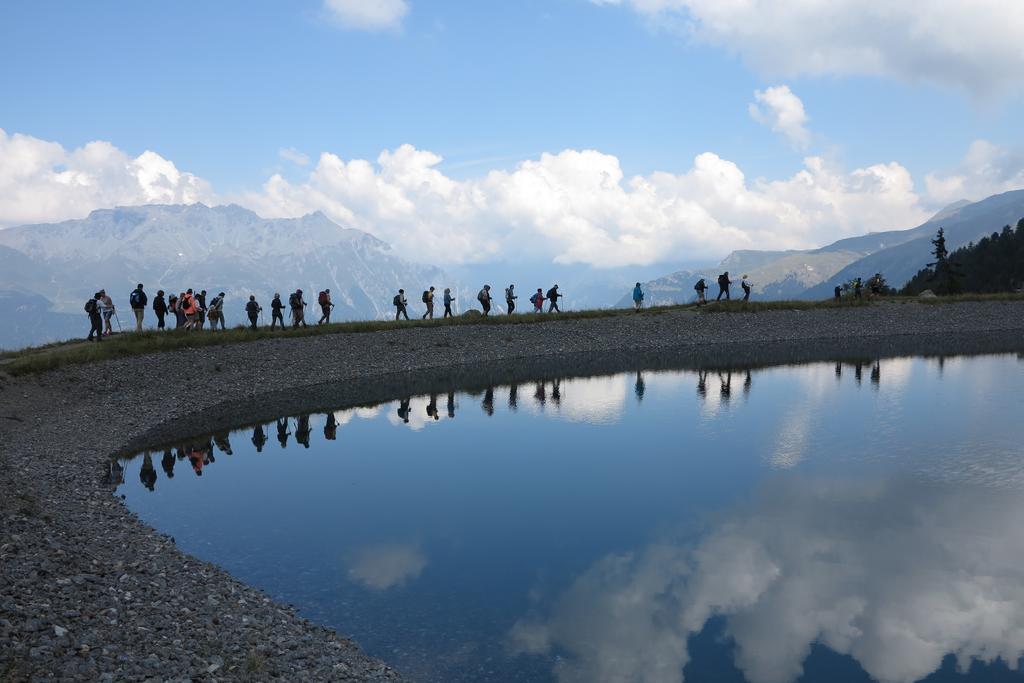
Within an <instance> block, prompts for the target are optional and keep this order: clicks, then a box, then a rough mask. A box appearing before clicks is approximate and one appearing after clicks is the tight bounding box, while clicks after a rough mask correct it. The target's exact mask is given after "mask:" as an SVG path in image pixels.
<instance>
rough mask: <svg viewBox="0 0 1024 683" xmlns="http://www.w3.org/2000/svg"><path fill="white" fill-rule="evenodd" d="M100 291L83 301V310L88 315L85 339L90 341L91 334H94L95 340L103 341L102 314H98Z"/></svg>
mask: <svg viewBox="0 0 1024 683" xmlns="http://www.w3.org/2000/svg"><path fill="white" fill-rule="evenodd" d="M100 299H101V296H100V293H99V292H96V293H95V294H93V295H92V298H91V299H89V300H88V301H86V302H85V312H86V313H87V314H88V315H89V336H88V337H86V341H92V335H94V334H95V335H96V341H98V342H101V341H103V316H102V315H101V314H100V306H101V304H100Z"/></svg>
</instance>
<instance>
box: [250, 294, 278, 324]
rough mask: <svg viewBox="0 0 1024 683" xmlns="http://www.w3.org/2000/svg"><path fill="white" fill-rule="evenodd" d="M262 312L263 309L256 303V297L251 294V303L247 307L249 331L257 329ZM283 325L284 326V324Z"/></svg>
mask: <svg viewBox="0 0 1024 683" xmlns="http://www.w3.org/2000/svg"><path fill="white" fill-rule="evenodd" d="M262 311H263V309H262V308H260V305H259V304H258V303H256V295H255V294H250V295H249V303H247V304H246V305H245V313H246V315H248V316H249V329H251V330H255V329H256V321H257V320H259V317H260V313H261V312H262ZM281 324H282V325H284V323H283V322H282V323H281Z"/></svg>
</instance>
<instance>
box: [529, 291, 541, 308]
mask: <svg viewBox="0 0 1024 683" xmlns="http://www.w3.org/2000/svg"><path fill="white" fill-rule="evenodd" d="M541 301H542V299H541V297H540V292H534V293H533V296H531V297H530V303H531V304H533V305H534V306H536V305H537V304H539V303H540V302H541Z"/></svg>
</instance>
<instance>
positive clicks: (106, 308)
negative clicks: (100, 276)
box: [99, 289, 120, 337]
mask: <svg viewBox="0 0 1024 683" xmlns="http://www.w3.org/2000/svg"><path fill="white" fill-rule="evenodd" d="M99 303H100V311H101V312H102V313H103V336H104V337H105V336H107V335H108V334H113V332H114V326H113V325H111V324H110V319H111V318H113V317H114V316H115V315H117V309H115V308H114V300H113V299H111V298H110V295H109V294H107V290H105V289H101V290H100V299H99ZM118 325H120V323H118Z"/></svg>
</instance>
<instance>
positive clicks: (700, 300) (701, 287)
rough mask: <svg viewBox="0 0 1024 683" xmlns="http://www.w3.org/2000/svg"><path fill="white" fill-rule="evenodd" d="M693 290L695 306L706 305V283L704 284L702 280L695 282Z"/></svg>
mask: <svg viewBox="0 0 1024 683" xmlns="http://www.w3.org/2000/svg"><path fill="white" fill-rule="evenodd" d="M693 288H694V289H695V290H696V291H697V305H698V306H700V305H702V304H706V303H707V302H708V300H707V297H705V295H704V294H705V292H707V289H708V283H706V282H704V278H701V279H699V280H697V284H695V285H694V286H693Z"/></svg>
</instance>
